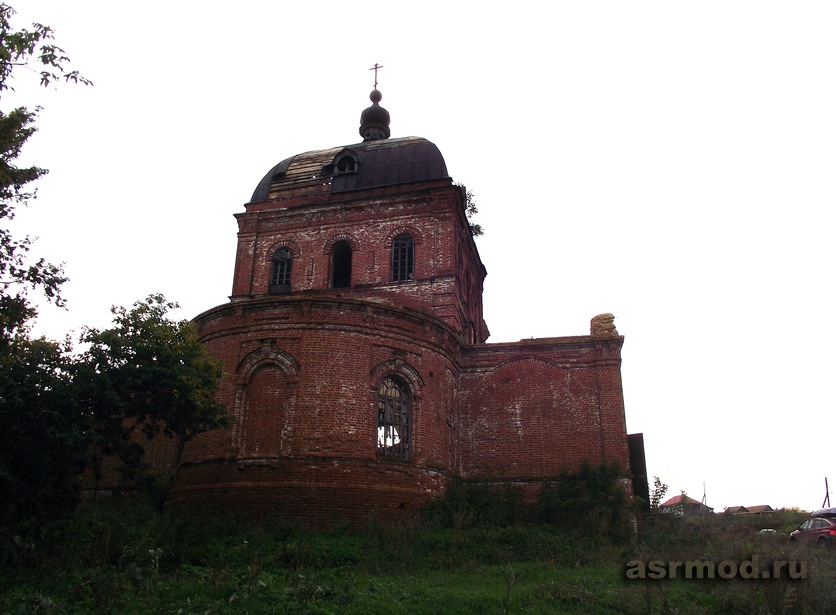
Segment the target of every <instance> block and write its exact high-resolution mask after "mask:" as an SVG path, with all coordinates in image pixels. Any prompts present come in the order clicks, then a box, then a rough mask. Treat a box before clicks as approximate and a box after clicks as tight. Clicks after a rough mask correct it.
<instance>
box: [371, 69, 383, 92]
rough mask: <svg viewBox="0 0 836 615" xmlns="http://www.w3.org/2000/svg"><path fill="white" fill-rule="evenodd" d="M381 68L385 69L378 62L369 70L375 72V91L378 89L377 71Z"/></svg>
mask: <svg viewBox="0 0 836 615" xmlns="http://www.w3.org/2000/svg"><path fill="white" fill-rule="evenodd" d="M379 68H383V67H382V66H380V65H379V64H378V63H377V62H375V63H374V66H372V67H371V68H370V69H369V70H373V71H374V89H375V90H376V89H377V69H379Z"/></svg>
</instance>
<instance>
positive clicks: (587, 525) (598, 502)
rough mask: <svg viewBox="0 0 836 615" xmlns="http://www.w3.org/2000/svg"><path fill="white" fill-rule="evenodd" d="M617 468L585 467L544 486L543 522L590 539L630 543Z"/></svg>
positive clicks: (542, 495)
mask: <svg viewBox="0 0 836 615" xmlns="http://www.w3.org/2000/svg"><path fill="white" fill-rule="evenodd" d="M619 476H620V472H619V470H618V467H617V466H616V465H608V464H601V465H598V466H592V465H590V464H588V463H584V465H583V466H582V468H581V470H580V471H579V472H576V473H571V472H564V473H563V474H561V476H560V477H559V478H558V479H557V480H556V481H553V482H551V483H549V484H546V485H544V487H543V490H542V493H541V496H540V501H539V503H538V511H537V512H538V517H539V519H540V520H541V521H543V522H546V523H549V524H552V525H555V526H557V527H560V528H563V529H565V530H570V531H573V532H578V533H580V534H583V535H585V536H589V537H599V538H608V539H616V540H626V539H627V538H628V537H629V536H630V534H631V532H632V530H631V527H630V519H629V506H628V503H627V495H626V493H625V492H624V488H623V487H622V485H620V484H619Z"/></svg>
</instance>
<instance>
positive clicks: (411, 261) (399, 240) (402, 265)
mask: <svg viewBox="0 0 836 615" xmlns="http://www.w3.org/2000/svg"><path fill="white" fill-rule="evenodd" d="M414 270H415V242H414V241H412V237H410V236H409V235H398V236H397V237H395V241H393V242H392V281H393V282H403V281H404V280H414V279H415V271H414Z"/></svg>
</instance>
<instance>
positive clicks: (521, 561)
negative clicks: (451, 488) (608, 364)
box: [0, 503, 836, 615]
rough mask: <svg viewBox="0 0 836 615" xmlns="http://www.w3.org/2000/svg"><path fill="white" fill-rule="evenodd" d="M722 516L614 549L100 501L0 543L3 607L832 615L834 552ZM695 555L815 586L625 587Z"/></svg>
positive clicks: (486, 531) (715, 583) (485, 533)
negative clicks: (253, 521)
mask: <svg viewBox="0 0 836 615" xmlns="http://www.w3.org/2000/svg"><path fill="white" fill-rule="evenodd" d="M724 517H725V515H715V516H711V517H707V518H703V519H699V520H695V521H694V522H693V523H691V522H690V521H689V520H687V519H677V520H676V521H677V522H679V525H680V526H681V527H682V533H681V534H680V536H679V538H680V540H683V542H681V543H680V544H678V545H677V544H674V543H671V544H670V545H667V543H665V544H664V545H663V544H661V543H660V542H659V541H658V540H657V538H658V536H657V535H656V531H657V530H656V529H653V528H651V529H645V530H644V531H643V533H642V536H641V542H640V543H639V545H637V546H636V547H613V546H611V545H607V544H602V543H600V542H599V541H594V540H584V539H579V538H577V537H570V536H567V535H566V534H565V533H564V532H560V531H556V529H555V528H550V527H548V526H535V527H519V526H515V527H507V528H497V527H494V528H471V529H467V530H453V529H428V528H424V527H421V526H420V525H411V524H401V525H400V526H383V525H378V526H377V531H374V530H373V528H368V529H366V530H365V531H363V532H361V533H358V534H350V533H345V532H339V533H333V532H329V533H308V532H303V531H301V530H299V529H298V528H297V529H293V528H289V527H288V526H287V525H282V524H280V523H277V522H276V520H275V519H271V520H269V521H267V522H265V523H263V524H261V525H260V526H254V525H248V524H245V523H242V522H241V521H239V520H237V519H235V518H234V517H233V518H230V517H225V518H217V519H211V518H206V517H203V518H198V517H185V518H183V517H172V516H169V515H165V514H163V515H160V514H158V513H157V512H156V511H155V510H154V509H153V508H151V507H147V506H143V505H142V504H141V503H137V504H135V505H133V506H131V507H125V508H124V509H122V510H116V509H113V508H111V507H108V508H98V507H91V508H87V509H85V510H83V511H82V512H81V513H80V514H78V515H77V516H75V517H74V518H72V519H67V520H62V521H59V522H55V523H52V524H49V525H47V526H44V527H42V528H40V529H38V530H37V531H33V532H30V533H29V534H26V535H15V536H4V537H3V538H8V540H5V541H0V544H5V545H6V546H5V548H2V547H0V579H2V580H3V592H2V593H0V612H2V613H7V612H9V613H11V612H20V613H36V612H37V613H48V612H51V613H64V614H67V615H71V614H76V613H126V614H131V613H184V614H190V613H194V614H198V613H201V614H202V613H210V614H213V615H214V614H220V613H244V612H246V613H251V614H254V615H255V614H260V613H265V614H266V613H300V614H301V613H346V614H352V613H357V614H359V613H387V614H389V613H403V614H424V613H426V614H431V613H439V612H443V613H448V614H457V613H461V614H469V613H477V612H478V613H502V612H506V611H507V612H510V613H519V614H522V613H577V614H578V615H580V614H599V613H600V614H612V613H622V614H623V615H645V614H648V613H693V614H696V613H732V614H734V613H740V614H741V615H742V614H744V613H746V614H748V613H812V614H817V613H822V614H824V613H831V612H832V605H833V603H834V600H836V586H834V584H833V582H832V578H833V575H834V574H836V558H833V557H832V556H829V555H828V554H823V553H820V552H818V551H814V550H812V549H809V550H808V549H805V548H799V549H792V548H791V547H790V546H789V545H788V544H787V542H786V536H783V537H782V538H783V539H782V540H781V539H779V540H776V541H765V542H764V541H761V540H760V538H761V537H758V535H757V534H756V533H755V531H754V528H741V527H739V526H738V525H737V524H736V523H731V522H728V521H727V520H726V519H725V518H724ZM670 519H672V517H671V516H665V520H670ZM685 525H688V527H687V528H686V527H685ZM683 544H684V547H683ZM666 545H667V546H666ZM692 548H693V549H694V550H693V551H692V550H691V549H692ZM397 553H400V554H397ZM694 554H697V555H699V559H706V558H709V559H712V560H716V561H720V560H724V559H728V560H733V561H742V560H744V559H747V560H748V559H752V558H753V557H755V556H757V557H758V558H759V560H760V561H761V562H769V561H772V560H775V559H778V560H792V559H796V560H798V559H801V560H807V561H808V562H809V578H808V579H807V580H805V581H800V582H796V583H793V582H788V581H783V580H778V581H775V580H772V579H770V580H763V581H762V582H758V581H749V582H738V581H726V580H722V579H713V580H704V581H685V580H682V579H678V580H666V581H665V582H658V581H647V580H646V581H625V580H624V566H625V564H626V562H628V561H630V560H633V559H643V560H647V559H658V560H662V561H669V560H682V559H688V558H691V557H693V556H694Z"/></svg>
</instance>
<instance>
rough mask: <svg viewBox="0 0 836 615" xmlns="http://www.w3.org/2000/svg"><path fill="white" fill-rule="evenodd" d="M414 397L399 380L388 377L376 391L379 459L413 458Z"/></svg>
mask: <svg viewBox="0 0 836 615" xmlns="http://www.w3.org/2000/svg"><path fill="white" fill-rule="evenodd" d="M411 424H412V395H411V394H410V392H409V386H408V385H407V384H406V382H404V381H403V380H402V379H401V378H399V377H398V376H387V377H386V378H385V379H384V380H383V382H382V383H381V384H380V386H379V387H378V388H377V455H378V457H383V458H385V459H397V460H400V461H409V459H410V458H411V457H412V438H411V437H410V432H411Z"/></svg>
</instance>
